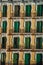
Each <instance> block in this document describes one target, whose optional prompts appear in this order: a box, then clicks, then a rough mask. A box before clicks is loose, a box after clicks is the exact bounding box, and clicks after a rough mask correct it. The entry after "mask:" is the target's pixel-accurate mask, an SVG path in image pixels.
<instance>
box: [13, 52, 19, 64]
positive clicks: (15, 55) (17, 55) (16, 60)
mask: <svg viewBox="0 0 43 65" xmlns="http://www.w3.org/2000/svg"><path fill="white" fill-rule="evenodd" d="M18 61H19V54H18V53H14V54H13V65H18Z"/></svg>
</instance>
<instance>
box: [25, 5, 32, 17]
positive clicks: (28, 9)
mask: <svg viewBox="0 0 43 65" xmlns="http://www.w3.org/2000/svg"><path fill="white" fill-rule="evenodd" d="M26 16H27V17H28V16H31V5H26Z"/></svg>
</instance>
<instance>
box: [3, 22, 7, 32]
mask: <svg viewBox="0 0 43 65" xmlns="http://www.w3.org/2000/svg"><path fill="white" fill-rule="evenodd" d="M2 32H3V33H6V32H7V21H3V23H2Z"/></svg>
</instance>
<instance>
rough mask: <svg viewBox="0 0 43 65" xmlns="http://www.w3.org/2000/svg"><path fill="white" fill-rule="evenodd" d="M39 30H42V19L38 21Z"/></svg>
mask: <svg viewBox="0 0 43 65" xmlns="http://www.w3.org/2000/svg"><path fill="white" fill-rule="evenodd" d="M37 32H42V21H38V22H37Z"/></svg>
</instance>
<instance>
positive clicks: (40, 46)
mask: <svg viewBox="0 0 43 65" xmlns="http://www.w3.org/2000/svg"><path fill="white" fill-rule="evenodd" d="M36 48H37V49H42V37H38V38H36Z"/></svg>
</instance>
